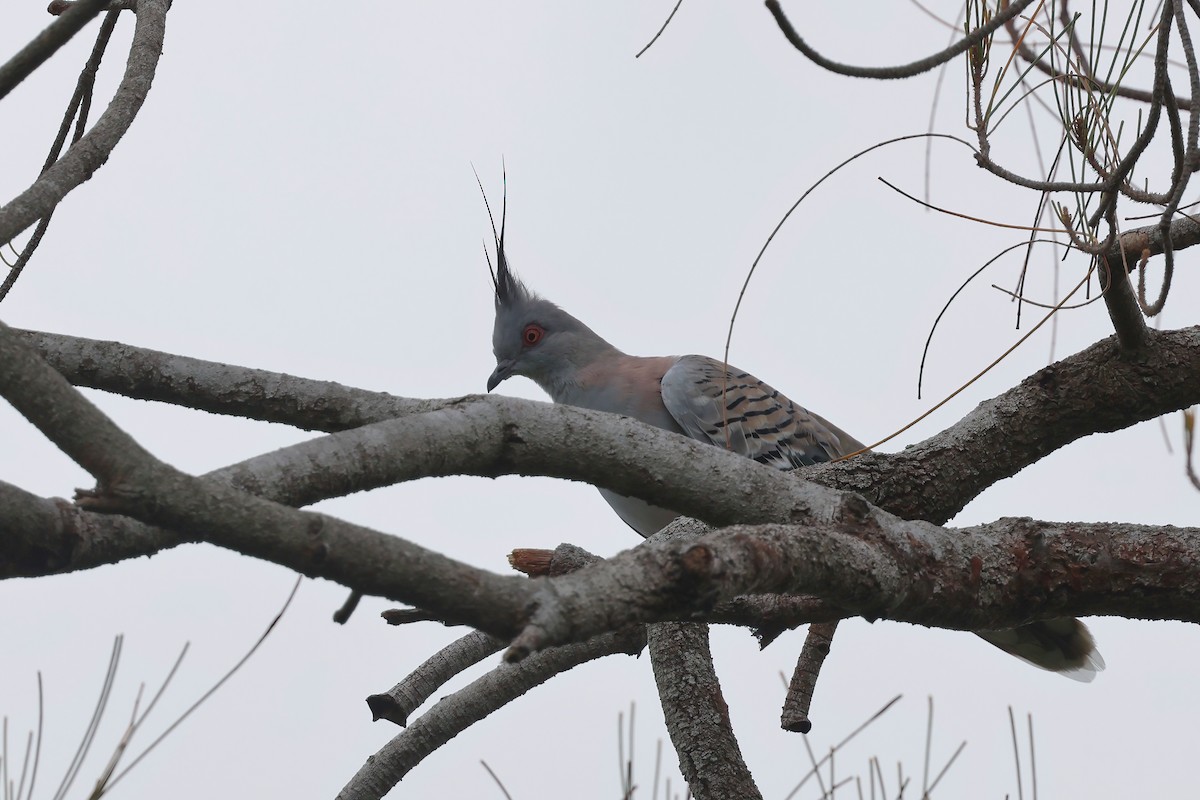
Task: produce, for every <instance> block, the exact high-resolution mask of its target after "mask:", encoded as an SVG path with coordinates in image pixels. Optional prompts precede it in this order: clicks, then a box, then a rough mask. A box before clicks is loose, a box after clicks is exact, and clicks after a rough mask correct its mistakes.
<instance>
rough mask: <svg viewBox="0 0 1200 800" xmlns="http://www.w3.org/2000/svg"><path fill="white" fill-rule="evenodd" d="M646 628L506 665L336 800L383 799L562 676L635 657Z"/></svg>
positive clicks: (455, 697)
mask: <svg viewBox="0 0 1200 800" xmlns="http://www.w3.org/2000/svg"><path fill="white" fill-rule="evenodd" d="M645 642H646V635H645V628H644V627H642V626H641V625H633V626H629V627H626V628H624V629H622V630H619V631H617V632H614V633H607V634H604V635H603V636H598V637H596V638H594V639H591V640H589V641H586V642H580V643H578V644H572V645H568V646H566V647H560V648H555V649H552V650H547V651H545V652H542V653H537V654H536V655H534V656H533V657H531V658H529V659H527V660H526V661H525V662H523V663H521V664H516V665H512V664H502V665H501V666H499V667H497V668H496V669H493V670H492V671H491V672H488V673H487V674H486V675H483V676H482V677H480V678H478V679H477V680H475V681H474V682H473V683H471V684H470V685H468V686H466V687H464V688H463V689H460V690H459V691H457V692H455V693H454V694H452V695H450V696H448V697H446V698H444V699H442V700H441V701H439V702H438V703H437V705H435V706H434V707H433V708H431V709H430V710H429V711H427V712H426V713H425V714H422V715H421V716H420V717H418V718H417V719H415V720H414V721H413V722H412V723H411V724H410V725H409V726H408V728H406V729H405V730H404V732H403V733H401V734H399V735H398V736H396V737H395V738H394V739H392V740H391V741H390V742H388V743H387V744H386V745H384V746H383V748H382V749H381V750H380V751H379V752H378V753H376V754H375V755H373V756H371V757H370V758H368V759H367V762H366V763H365V764H363V766H362V767H361V768H360V769H359V770H358V772H357V773H356V774H355V775H354V777H353V778H351V779H350V782H349V783H347V784H346V786H345V787H344V788H343V789H342V790H341V791H340V792H338V800H376V798H380V797H383V796H384V795H385V794H387V793H388V792H389V791H391V789H392V788H393V787H394V786H395V785H396V784H397V783H399V782H400V780H401V779H402V778H403V777H404V776H405V775H407V774H408V773H409V772H410V771H411V770H412V768H413V767H415V766H416V765H417V764H419V763H420V762H421V761H422V760H424V759H425V757H426V756H428V755H429V754H430V753H432V752H433V751H434V750H436V749H437V748H439V747H441V746H442V745H443V744H445V743H446V742H448V741H450V739H452V738H454V737H455V736H457V735H458V734H460V733H462V732H463V731H464V730H466V729H467V728H469V727H470V726H471V725H474V724H475V723H476V722H478V721H479V720H481V719H483V718H485V717H487V716H488V715H489V714H491V713H492V712H493V711H495V710H496V709H498V708H501V707H502V706H504V705H505V704H507V703H509V702H511V701H512V700H515V699H516V698H518V697H520V696H521V695H523V694H525V693H526V692H528V691H529V690H530V689H532V688H534V687H535V686H540V685H541V684H543V683H545V682H546V681H548V680H550V679H551V678H553V677H554V676H555V675H558V674H559V673H561V672H566V671H567V670H569V669H571V668H573V667H577V666H579V665H580V664H586V663H587V662H589V661H595V660H596V659H598V658H601V657H603V656H607V655H614V654H617V653H625V654H628V655H636V654H637V653H639V652H640V651H641V649H642V648H643V647H644V646H645Z"/></svg>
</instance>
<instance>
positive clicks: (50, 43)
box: [0, 0, 108, 241]
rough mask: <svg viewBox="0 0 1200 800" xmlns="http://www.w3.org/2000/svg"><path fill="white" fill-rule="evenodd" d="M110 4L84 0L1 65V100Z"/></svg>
mask: <svg viewBox="0 0 1200 800" xmlns="http://www.w3.org/2000/svg"><path fill="white" fill-rule="evenodd" d="M107 5H108V0H80V2H78V3H76V4H75V5H74V6H72V7H71V8H70V9H68V10H67V11H65V12H64V13H63V14H62V15H61V16H60V17H59V18H58V19H56V20H54V22H52V23H50V24H49V25H48V26H46V29H45V30H44V31H42V32H41V33H39V34H38V35H37V36H35V37H34V39H33V41H31V42H30V43H29V44H27V45H25V46H24V47H22V48H21V49H20V51H18V52H17V54H16V55H15V56H13V57H12V58H10V59H9V60H8V61H6V62H5V63H4V64H0V98H3V97H5V96H6V95H7V94H8V93H9V92H11V91H12V90H13V89H15V88H16V87H17V85H18V84H20V83H21V81H23V80H25V79H26V78H28V77H29V76H30V75H31V74H32V73H33V71H34V70H35V69H37V68H38V67H40V66H41V65H42V64H43V63H45V61H46V60H47V59H48V58H50V56H52V55H54V54H55V53H57V52H58V49H59V48H60V47H62V46H63V45H64V44H66V43H67V42H69V41H71V38H72V37H73V36H74V35H75V34H77V33H79V32H80V31H81V30H83V27H84V26H85V25H87V24H88V23H89V22H91V21H92V19H93V18H94V17H95V16H97V15H98V14H99V13H100V12H101V11H103V10H104V9H105V8H106V7H107ZM3 241H7V239H4V240H3Z"/></svg>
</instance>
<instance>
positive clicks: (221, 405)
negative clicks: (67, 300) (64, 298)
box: [18, 331, 449, 432]
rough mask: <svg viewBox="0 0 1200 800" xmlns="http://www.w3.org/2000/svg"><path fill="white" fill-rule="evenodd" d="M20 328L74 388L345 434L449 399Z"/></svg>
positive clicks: (24, 336)
mask: <svg viewBox="0 0 1200 800" xmlns="http://www.w3.org/2000/svg"><path fill="white" fill-rule="evenodd" d="M18 333H19V334H20V335H21V336H22V338H23V339H24V340H25V342H27V343H28V344H29V345H30V346H31V347H33V348H34V349H36V350H37V351H38V352H39V353H40V354H41V356H42V358H44V359H46V361H47V362H49V364H50V365H51V366H53V367H54V368H55V369H56V370H58V371H59V372H61V373H62V374H63V375H65V376H66V378H67V380H69V381H70V382H71V383H73V384H75V385H76V386H86V387H87V388H89V389H100V390H102V391H105V392H112V393H113V394H119V395H123V396H125V397H132V398H134V399H137V400H157V401H159V402H162V403H171V404H172V405H178V406H184V407H186V408H195V409H199V410H201V411H208V412H211V413H213V414H229V415H233V416H238V417H244V418H246V419H257V420H262V421H264V422H279V423H282V424H284V425H291V426H293V427H296V428H300V429H302V430H318V431H326V432H331V431H342V430H346V429H348V428H357V427H359V426H360V425H366V424H367V423H370V422H379V421H380V420H384V419H390V418H392V417H399V416H403V415H404V414H415V413H420V412H423V411H432V410H435V409H437V408H441V407H443V406H445V405H446V403H448V402H449V401H443V400H412V399H409V398H405V397H397V396H396V395H392V394H387V393H386V392H372V391H368V390H366V389H354V388H351V387H347V386H343V385H341V384H340V383H334V382H333V381H317V380H311V379H308V378H297V377H295V376H293V375H288V374H286V373H283V372H270V371H268V370H264V369H251V368H250V367H239V366H234V365H231V364H222V363H220V362H216V361H204V360H203V359H199V358H188V357H187V356H177V355H172V354H171V353H163V352H160V351H158V350H150V349H148V348H144V347H134V346H133V345H128V344H122V343H120V342H106V341H101V340H98V339H84V338H82V337H79V336H65V335H62V334H57V333H45V332H42V331H18Z"/></svg>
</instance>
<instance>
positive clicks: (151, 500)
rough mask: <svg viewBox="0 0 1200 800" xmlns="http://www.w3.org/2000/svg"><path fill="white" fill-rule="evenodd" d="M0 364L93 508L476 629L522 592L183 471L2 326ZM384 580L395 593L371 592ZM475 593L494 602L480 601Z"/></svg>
mask: <svg viewBox="0 0 1200 800" xmlns="http://www.w3.org/2000/svg"><path fill="white" fill-rule="evenodd" d="M0 363H3V364H5V369H4V370H3V371H0V394H3V395H4V397H5V398H6V399H7V400H8V401H9V402H10V403H12V404H13V406H14V407H15V408H16V409H17V410H18V411H19V412H20V413H22V414H23V415H24V416H25V417H26V419H28V420H30V421H31V422H33V423H34V424H35V425H36V426H38V428H39V429H40V430H41V431H42V432H43V433H44V434H46V435H47V436H48V437H49V438H50V439H51V440H52V441H53V442H54V443H55V444H56V445H58V447H59V448H60V449H61V450H63V452H64V453H66V454H67V455H68V456H70V457H71V458H72V459H74V460H75V461H76V463H78V464H79V465H80V466H82V467H83V468H84V469H86V470H88V471H89V472H90V473H91V474H92V475H93V476H94V477H95V478H96V480H97V484H98V491H97V492H96V493H94V497H93V498H92V500H91V505H92V506H93V507H94V508H95V509H96V510H101V509H102V510H112V509H117V508H119V509H120V510H122V511H129V512H131V514H130V515H131V516H136V517H138V518H140V519H142V521H145V522H151V523H155V524H165V525H166V526H167V527H169V528H172V529H176V530H181V531H185V532H186V531H192V532H193V533H195V534H196V535H197V536H202V537H203V538H204V539H205V540H206V541H211V542H213V543H216V544H220V545H222V546H224V547H228V548H230V549H234V550H237V551H238V552H241V553H244V554H246V555H254V556H255V557H258V558H264V559H266V560H269V561H275V562H276V563H281V564H285V565H286V566H289V567H290V568H292V569H294V570H296V571H297V572H301V573H303V574H306V575H318V574H319V575H322V576H325V577H329V578H332V579H333V580H336V581H339V582H341V583H343V584H345V585H347V586H351V587H353V588H356V589H359V590H361V591H363V592H365V593H370V594H381V595H382V596H390V597H392V598H393V599H396V600H399V601H401V602H407V603H411V604H413V605H417V606H421V607H424V608H430V609H434V610H437V611H438V612H439V613H441V614H442V615H443V616H444V617H446V618H448V619H462V620H466V621H471V622H472V624H474V625H475V626H476V627H478V628H480V629H484V630H490V631H492V632H505V631H510V630H512V628H513V626H514V624H516V623H517V622H518V619H519V614H518V615H517V616H516V617H514V611H516V610H518V609H520V608H522V607H523V603H524V599H525V598H526V597H527V595H528V591H529V590H528V582H527V581H525V580H524V579H520V578H505V577H500V576H497V575H494V574H492V573H489V572H486V571H484V570H479V569H475V568H473V567H469V566H467V565H465V564H461V563H459V562H456V561H454V560H453V559H449V558H446V557H445V556H442V555H440V554H438V553H435V552H433V551H430V550H427V549H425V548H422V547H419V546H417V545H414V544H412V543H411V542H407V541H405V540H403V539H400V538H399V537H395V536H388V535H386V534H382V533H379V532H377V531H372V530H370V529H368V528H364V527H361V526H356V525H351V524H349V523H345V522H342V521H341V520H336V519H333V518H331V517H327V516H325V515H322V514H312V513H308V512H301V511H296V510H294V509H290V508H287V507H285V506H280V505H278V504H275V503H271V502H269V501H266V500H262V499H260V498H256V497H252V496H250V495H247V494H245V493H243V492H239V491H237V490H235V489H231V488H229V487H228V486H225V485H222V484H220V483H218V482H216V481H212V480H206V479H198V478H192V477H190V476H187V475H185V474H183V473H181V472H179V471H178V470H176V469H174V468H172V467H170V466H169V465H167V464H164V463H162V462H160V461H158V460H157V459H155V458H154V457H153V456H151V455H150V454H149V453H148V452H146V451H145V450H144V449H143V448H142V447H141V446H140V445H138V444H137V443H136V442H135V441H134V440H133V439H132V438H131V437H130V436H128V435H127V434H126V433H125V432H124V431H122V430H120V429H119V428H118V427H117V426H116V425H114V424H113V422H112V421H111V420H109V419H108V418H107V417H105V416H104V415H103V414H102V413H100V411H99V410H97V409H96V408H95V406H93V405H92V404H91V403H89V402H88V401H87V399H86V398H84V397H83V396H82V395H81V394H80V393H79V392H78V391H76V390H75V389H73V388H72V387H71V386H70V385H69V384H68V383H67V382H66V381H65V379H64V378H63V377H62V376H61V375H60V374H59V373H57V372H55V371H54V370H53V369H52V368H51V367H49V366H48V365H47V364H46V363H45V362H44V361H42V360H41V359H40V358H39V357H38V356H37V354H36V353H34V352H33V351H32V350H30V349H29V348H28V347H27V346H26V345H24V344H23V343H22V342H21V340H20V338H19V337H18V336H17V335H16V334H14V333H13V332H12V330H11V329H10V328H8V327H7V326H4V325H2V324H0ZM397 580H398V581H399V582H398V583H397ZM385 586H391V587H395V586H403V591H402V592H400V593H396V594H394V593H392V592H391V591H390V589H388V590H385V591H380V590H383V589H384V588H385ZM477 594H482V595H484V596H489V597H492V598H493V599H494V600H495V601H496V602H495V603H494V604H485V605H486V606H487V607H486V608H481V607H479V606H478V605H477V603H476V602H475V598H476V595H477ZM480 612H482V617H483V618H481V614H480ZM484 618H486V619H484Z"/></svg>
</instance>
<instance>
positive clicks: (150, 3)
mask: <svg viewBox="0 0 1200 800" xmlns="http://www.w3.org/2000/svg"><path fill="white" fill-rule="evenodd" d="M97 5H98V6H102V4H97ZM169 5H170V3H169V2H168V0H141V2H139V4H138V15H137V25H136V26H135V27H134V32H133V43H132V45H131V46H130V48H129V59H128V61H127V63H126V67H125V75H124V77H123V78H122V79H121V83H120V85H119V86H118V87H117V91H116V94H114V95H113V99H112V101H111V102H110V103H109V104H108V108H107V109H105V111H104V113H103V114H101V115H100V118H99V119H97V120H96V124H95V126H94V127H93V128H92V129H91V130H90V131H88V132H87V133H86V134H84V135H83V137H82V138H81V139H80V140H79V141H78V142H76V144H75V145H74V146H73V147H72V148H71V149H70V150H68V151H67V153H66V155H64V156H63V157H62V158H60V159H59V160H58V161H57V162H56V163H55V164H54V166H52V167H50V169H48V170H46V171H45V172H43V173H42V174H41V175H40V176H39V177H38V179H37V180H35V181H34V182H33V184H32V185H31V186H30V187H29V188H28V189H26V190H25V191H23V192H22V193H21V194H19V195H18V196H17V197H15V198H13V200H12V201H10V202H9V203H8V204H7V205H4V206H0V242H7V241H11V240H12V238H13V237H14V236H17V235H18V234H20V233H21V232H22V231H24V230H25V229H26V228H28V227H29V226H30V225H32V224H33V223H35V222H37V221H38V220H39V219H41V218H42V217H44V216H46V215H47V214H49V213H50V212H51V211H53V210H54V208H55V207H56V206H57V205H58V204H59V203H60V202H61V201H62V199H63V198H64V197H66V196H67V193H68V192H70V191H71V190H72V189H74V188H75V187H76V186H79V185H80V184H81V183H83V182H84V181H86V180H88V179H89V178H91V177H92V175H93V174H94V173H95V172H96V170H98V169H100V167H101V166H102V165H103V164H104V162H105V161H107V160H108V157H109V155H110V154H111V153H112V151H113V148H114V147H116V146H117V142H119V141H120V140H121V137H123V136H124V135H125V132H126V131H128V130H129V126H130V125H132V124H133V120H134V118H135V117H136V116H137V113H138V111H139V110H140V109H141V107H142V103H143V102H145V100H146V95H147V93H149V91H150V84H151V82H152V81H153V80H154V71H155V68H156V67H157V66H158V59H159V57H160V56H161V55H162V45H163V37H164V35H165V33H166V16H167V8H168V6H169ZM99 10H100V8H99V7H98V8H96V11H97V12H99ZM75 12H76V9H74V8H73V9H71V10H70V11H68V12H67V13H65V14H63V16H62V17H61V18H60V20H59V21H60V22H61V21H62V19H66V18H67V16H68V14H74V13H75ZM56 24H57V23H56ZM52 27H53V26H52Z"/></svg>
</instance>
